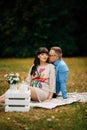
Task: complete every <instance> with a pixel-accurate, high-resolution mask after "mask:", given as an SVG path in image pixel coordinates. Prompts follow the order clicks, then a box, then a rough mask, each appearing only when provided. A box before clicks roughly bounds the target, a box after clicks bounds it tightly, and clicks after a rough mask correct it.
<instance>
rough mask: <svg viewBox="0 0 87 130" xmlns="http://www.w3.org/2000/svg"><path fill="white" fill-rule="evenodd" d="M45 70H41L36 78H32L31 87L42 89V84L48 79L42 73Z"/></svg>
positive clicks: (36, 74)
mask: <svg viewBox="0 0 87 130" xmlns="http://www.w3.org/2000/svg"><path fill="white" fill-rule="evenodd" d="M44 70H45V68H41V69H40V70H39V71H37V73H35V77H34V78H32V82H31V86H34V87H39V88H42V82H45V81H46V80H47V78H45V76H44V74H42V72H43V71H44Z"/></svg>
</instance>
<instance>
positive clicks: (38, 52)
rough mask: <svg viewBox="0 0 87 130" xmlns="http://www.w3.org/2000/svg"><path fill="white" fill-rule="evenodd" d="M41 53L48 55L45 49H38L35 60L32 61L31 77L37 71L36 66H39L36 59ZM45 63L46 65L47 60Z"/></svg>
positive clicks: (38, 61) (38, 60)
mask: <svg viewBox="0 0 87 130" xmlns="http://www.w3.org/2000/svg"><path fill="white" fill-rule="evenodd" d="M41 53H46V54H49V52H48V49H47V48H45V47H40V48H39V49H38V51H37V52H36V56H35V59H34V65H33V67H32V69H31V75H34V73H35V71H36V70H37V66H38V65H40V59H39V58H38V55H40V54H41ZM46 62H47V63H48V60H47V61H46Z"/></svg>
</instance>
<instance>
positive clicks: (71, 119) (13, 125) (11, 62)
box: [0, 57, 87, 130]
mask: <svg viewBox="0 0 87 130" xmlns="http://www.w3.org/2000/svg"><path fill="white" fill-rule="evenodd" d="M64 61H65V62H66V63H67V65H68V67H69V77H68V81H67V90H68V92H87V58H86V57H85V58H80V57H79V58H64ZM32 63H33V58H31V59H0V81H1V80H3V79H4V75H5V74H6V73H10V72H18V73H19V74H20V75H21V76H22V77H23V78H24V77H26V76H27V74H28V71H29V68H30V66H31V65H32ZM8 88H9V85H8V83H7V82H5V81H4V82H0V95H1V94H3V93H4V92H5V91H6V90H7V89H8ZM0 129H1V130H86V129H87V103H79V102H77V103H73V104H70V105H66V106H60V107H56V108H54V109H52V110H47V109H42V108H31V109H30V110H29V112H24V113H23V112H7V113H5V111H4V107H1V106H0Z"/></svg>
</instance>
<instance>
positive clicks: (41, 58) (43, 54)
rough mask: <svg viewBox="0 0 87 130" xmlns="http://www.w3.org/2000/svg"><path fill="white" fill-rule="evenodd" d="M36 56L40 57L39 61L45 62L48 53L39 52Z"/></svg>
mask: <svg viewBox="0 0 87 130" xmlns="http://www.w3.org/2000/svg"><path fill="white" fill-rule="evenodd" d="M38 58H39V59H40V62H46V61H47V60H48V54H47V53H41V54H39V55H38Z"/></svg>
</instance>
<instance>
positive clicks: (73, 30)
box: [0, 0, 87, 58]
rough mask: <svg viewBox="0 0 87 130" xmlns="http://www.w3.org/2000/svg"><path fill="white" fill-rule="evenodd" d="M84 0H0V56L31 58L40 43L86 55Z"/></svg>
mask: <svg viewBox="0 0 87 130" xmlns="http://www.w3.org/2000/svg"><path fill="white" fill-rule="evenodd" d="M86 12H87V1H84V0H79V1H78V0H66V1H65V0H50V1H49V0H8V2H7V1H6V0H0V57H2V58H3V57H33V56H34V54H35V51H36V49H37V48H38V47H40V46H46V47H47V48H48V49H50V47H51V46H60V47H61V48H62V49H63V56H87V48H86V42H87V20H86Z"/></svg>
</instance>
